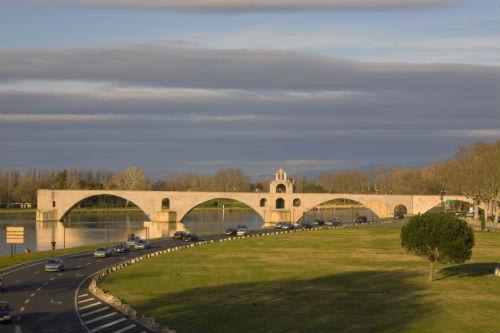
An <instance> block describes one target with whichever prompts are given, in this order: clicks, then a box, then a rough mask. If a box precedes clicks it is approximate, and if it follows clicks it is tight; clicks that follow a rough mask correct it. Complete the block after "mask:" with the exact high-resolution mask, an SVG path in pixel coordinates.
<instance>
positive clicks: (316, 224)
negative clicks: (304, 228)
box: [312, 220, 325, 227]
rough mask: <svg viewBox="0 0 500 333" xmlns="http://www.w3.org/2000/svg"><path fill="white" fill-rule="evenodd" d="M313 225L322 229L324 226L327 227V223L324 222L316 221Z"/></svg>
mask: <svg viewBox="0 0 500 333" xmlns="http://www.w3.org/2000/svg"><path fill="white" fill-rule="evenodd" d="M312 224H313V226H315V227H321V226H322V225H325V221H323V220H314V221H313V223H312Z"/></svg>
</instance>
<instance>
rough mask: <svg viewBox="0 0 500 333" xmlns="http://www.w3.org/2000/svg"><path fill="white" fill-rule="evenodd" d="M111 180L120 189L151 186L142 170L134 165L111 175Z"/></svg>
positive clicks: (147, 187)
mask: <svg viewBox="0 0 500 333" xmlns="http://www.w3.org/2000/svg"><path fill="white" fill-rule="evenodd" d="M112 182H113V184H114V185H115V186H116V188H117V189H120V190H129V191H134V190H148V189H149V188H150V187H151V181H150V180H149V179H148V177H146V173H145V172H144V170H143V169H140V168H136V167H130V168H127V169H125V170H123V171H122V172H120V173H119V174H117V175H115V176H114V177H113V180H112Z"/></svg>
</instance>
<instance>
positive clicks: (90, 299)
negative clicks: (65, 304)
mask: <svg viewBox="0 0 500 333" xmlns="http://www.w3.org/2000/svg"><path fill="white" fill-rule="evenodd" d="M93 300H95V298H94V297H91V298H87V299H83V300H81V301H78V304H82V303H87V302H90V301H93Z"/></svg>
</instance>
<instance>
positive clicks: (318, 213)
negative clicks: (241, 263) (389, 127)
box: [0, 209, 377, 255]
mask: <svg viewBox="0 0 500 333" xmlns="http://www.w3.org/2000/svg"><path fill="white" fill-rule="evenodd" d="M357 215H366V216H367V217H368V219H370V220H372V219H375V220H376V219H377V217H376V216H375V215H374V214H373V213H372V212H371V211H370V210H366V209H340V210H339V209H337V210H335V209H322V210H312V211H310V212H309V213H308V214H307V215H306V216H305V219H306V220H309V221H312V220H315V219H322V220H329V219H331V218H332V217H333V216H339V217H341V218H342V220H343V221H346V222H347V221H352V219H353V218H354V217H355V216H357ZM239 224H245V225H246V226H247V227H248V228H249V229H258V228H261V227H262V226H263V221H262V219H261V218H260V216H259V215H258V214H257V213H255V212H253V211H251V210H245V209H225V211H224V213H223V212H222V210H214V209H197V210H195V211H191V212H190V213H189V214H188V215H186V217H185V218H184V220H183V223H182V224H175V223H156V222H152V223H151V226H150V227H149V228H148V229H146V228H144V215H143V214H141V213H136V212H129V213H113V214H70V215H68V217H67V218H66V219H65V221H64V222H35V221H34V220H31V219H28V218H27V217H26V215H25V214H24V215H23V214H20V215H19V216H16V215H9V217H8V218H5V219H0V255H7V254H10V250H11V247H10V245H9V244H6V243H5V238H6V237H5V232H6V230H5V229H6V227H7V226H13V225H16V226H23V227H24V230H25V237H24V240H25V243H24V244H18V245H17V246H16V252H17V253H21V252H24V251H25V249H30V250H31V251H43V250H49V249H50V248H51V242H52V241H55V242H56V248H64V247H66V248H68V247H75V246H82V245H92V244H101V243H107V242H108V241H109V243H111V244H112V243H117V242H123V241H125V239H126V238H127V235H128V234H130V233H134V234H135V235H138V236H140V237H141V238H158V237H168V236H171V235H172V234H173V233H174V232H175V231H177V230H189V231H192V232H195V233H197V234H207V233H216V232H219V231H222V230H225V229H226V228H228V227H234V226H237V225H239Z"/></svg>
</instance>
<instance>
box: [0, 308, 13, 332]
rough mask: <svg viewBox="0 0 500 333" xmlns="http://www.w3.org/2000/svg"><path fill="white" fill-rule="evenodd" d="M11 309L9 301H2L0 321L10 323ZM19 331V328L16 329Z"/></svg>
mask: <svg viewBox="0 0 500 333" xmlns="http://www.w3.org/2000/svg"><path fill="white" fill-rule="evenodd" d="M10 311H11V308H10V306H9V303H8V302H6V301H0V322H2V323H10V322H11V319H10ZM16 332H17V330H16Z"/></svg>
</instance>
